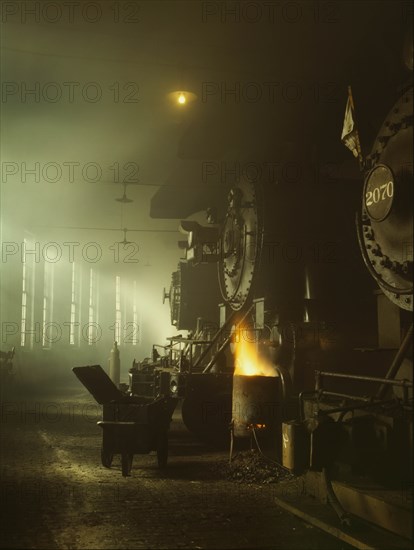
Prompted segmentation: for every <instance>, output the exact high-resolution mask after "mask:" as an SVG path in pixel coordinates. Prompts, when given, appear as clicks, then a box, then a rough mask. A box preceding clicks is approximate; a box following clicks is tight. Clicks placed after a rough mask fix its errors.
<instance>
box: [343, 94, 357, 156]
mask: <svg viewBox="0 0 414 550" xmlns="http://www.w3.org/2000/svg"><path fill="white" fill-rule="evenodd" d="M353 103H354V102H353V101H352V92H351V87H350V86H349V88H348V101H347V102H346V109H345V119H344V126H343V128H342V136H341V141H342V142H343V143H344V145H345V146H346V147H348V149H350V150H351V151H352V154H353V155H354V157H356V158H358V157H359V136H358V129H357V127H356V124H355V116H354V104H353Z"/></svg>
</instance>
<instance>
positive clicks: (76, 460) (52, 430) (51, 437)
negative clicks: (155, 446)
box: [0, 391, 349, 550]
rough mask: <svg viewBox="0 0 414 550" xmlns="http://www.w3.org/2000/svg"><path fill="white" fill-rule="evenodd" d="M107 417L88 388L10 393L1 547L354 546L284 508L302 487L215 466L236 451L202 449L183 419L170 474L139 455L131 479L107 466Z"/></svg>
mask: <svg viewBox="0 0 414 550" xmlns="http://www.w3.org/2000/svg"><path fill="white" fill-rule="evenodd" d="M100 414H101V410H100V407H99V406H98V405H96V404H95V402H94V401H93V400H92V398H91V397H90V396H89V395H88V394H86V393H82V392H79V391H78V392H74V393H73V395H69V396H65V397H64V398H63V397H60V398H54V399H50V398H48V399H47V398H45V397H44V396H43V397H42V398H34V397H31V398H28V397H27V396H22V395H20V396H19V395H18V392H17V393H15V394H14V395H11V394H9V395H7V397H6V396H5V393H4V392H3V398H2V403H1V418H0V420H1V424H0V428H1V516H0V537H1V542H0V546H1V548H39V549H40V548H42V549H43V548H59V549H70V548H79V549H82V548H102V549H106V548H131V549H133V548H150V549H151V548H154V549H159V548H217V549H225V548H260V549H263V548H275V549H287V550H288V549H303V550H314V549H315V550H316V549H321V550H322V549H323V550H334V549H339V548H342V549H344V550H345V549H348V548H349V547H348V546H347V545H345V544H344V543H341V542H339V541H337V540H336V539H334V538H331V537H330V536H329V535H326V534H325V533H322V532H321V531H319V530H317V529H315V528H313V527H311V526H310V525H308V524H306V523H303V522H302V521H300V520H299V519H297V518H295V517H294V516H291V515H289V514H288V513H287V512H285V511H283V510H281V509H280V508H278V507H277V506H276V505H275V504H274V496H275V495H276V494H279V495H280V494H283V491H285V490H286V491H290V493H291V492H292V490H293V491H294V490H295V486H294V481H293V482H292V480H290V481H286V482H281V483H279V484H270V485H259V484H240V483H237V482H234V481H229V480H226V479H225V477H224V476H223V475H220V473H218V472H217V469H215V467H214V465H215V464H217V462H219V461H222V462H223V463H224V460H225V459H226V458H227V456H228V451H227V450H224V449H223V450H221V451H217V450H214V449H209V448H208V447H206V446H205V445H204V444H202V443H200V442H197V441H196V440H195V439H194V437H193V436H191V435H190V434H189V433H188V432H187V431H186V430H185V428H184V426H183V425H182V423H181V421H180V415H179V414H175V415H174V419H173V422H172V426H171V428H172V431H171V436H170V457H169V466H168V469H167V470H166V471H163V472H161V471H160V470H158V467H157V461H156V456H155V455H154V453H151V454H150V455H137V456H135V457H134V463H133V470H132V476H131V477H129V478H123V477H122V475H121V470H120V459H119V457H116V458H115V460H114V465H113V468H112V469H110V470H109V469H105V468H104V467H102V466H101V464H100V446H101V437H102V434H101V431H100V429H99V427H98V426H97V425H96V421H97V420H99V419H100ZM283 483H285V485H284V484H283ZM298 498H300V495H298Z"/></svg>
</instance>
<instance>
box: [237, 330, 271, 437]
mask: <svg viewBox="0 0 414 550" xmlns="http://www.w3.org/2000/svg"><path fill="white" fill-rule="evenodd" d="M279 396H280V379H279V377H278V374H277V371H276V370H275V368H274V367H273V365H272V364H271V363H270V362H269V361H267V360H266V359H264V358H263V357H261V356H260V354H259V352H258V349H257V345H256V343H254V342H251V341H249V333H248V332H247V331H243V332H242V333H241V335H240V337H239V338H238V342H236V344H235V370H234V377H233V407H232V412H233V432H234V436H235V437H250V436H251V435H252V433H253V430H254V431H255V434H261V435H262V436H265V435H266V436H272V435H273V434H275V432H276V428H277V426H278V425H279V424H280V412H279V411H280V399H279Z"/></svg>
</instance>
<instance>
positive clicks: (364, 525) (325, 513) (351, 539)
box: [274, 495, 412, 550]
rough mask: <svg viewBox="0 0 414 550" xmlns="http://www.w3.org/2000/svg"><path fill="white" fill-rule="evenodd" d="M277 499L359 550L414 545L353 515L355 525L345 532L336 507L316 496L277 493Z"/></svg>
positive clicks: (400, 549) (400, 548) (402, 548)
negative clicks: (280, 494)
mask: <svg viewBox="0 0 414 550" xmlns="http://www.w3.org/2000/svg"><path fill="white" fill-rule="evenodd" d="M274 502H275V504H276V505H277V506H279V507H280V508H283V510H286V511H287V512H289V513H290V514H293V515H294V516H296V517H298V518H300V519H302V520H303V521H306V522H307V523H309V524H311V525H313V526H314V527H317V528H318V529H320V530H321V531H324V532H325V533H328V534H329V535H332V536H333V537H335V538H337V539H339V540H341V541H343V542H345V543H346V544H349V545H351V546H353V547H354V548H358V549H359V550H405V549H407V550H408V549H411V548H412V542H410V541H408V540H407V539H404V538H402V537H398V536H397V535H394V534H393V533H390V532H389V531H386V530H385V529H381V528H380V527H377V526H376V525H372V524H371V523H368V522H366V521H364V520H362V519H360V518H357V517H354V516H352V525H353V527H351V528H350V529H349V530H347V531H343V530H342V529H341V528H340V527H339V526H338V525H339V519H338V516H337V515H336V514H335V512H334V511H333V509H331V508H330V507H329V505H327V504H323V503H321V502H320V501H318V500H317V499H315V498H313V497H309V496H305V495H300V496H294V497H292V496H283V497H277V496H275V497H274Z"/></svg>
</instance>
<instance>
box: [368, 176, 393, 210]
mask: <svg viewBox="0 0 414 550" xmlns="http://www.w3.org/2000/svg"><path fill="white" fill-rule="evenodd" d="M393 195H394V182H393V181H389V182H388V183H383V184H382V185H381V186H380V187H376V188H375V189H374V190H373V191H367V192H366V194H365V204H366V205H367V206H371V205H372V204H377V203H378V202H380V201H384V200H385V199H386V198H389V199H390V198H391V197H392V196H393Z"/></svg>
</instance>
